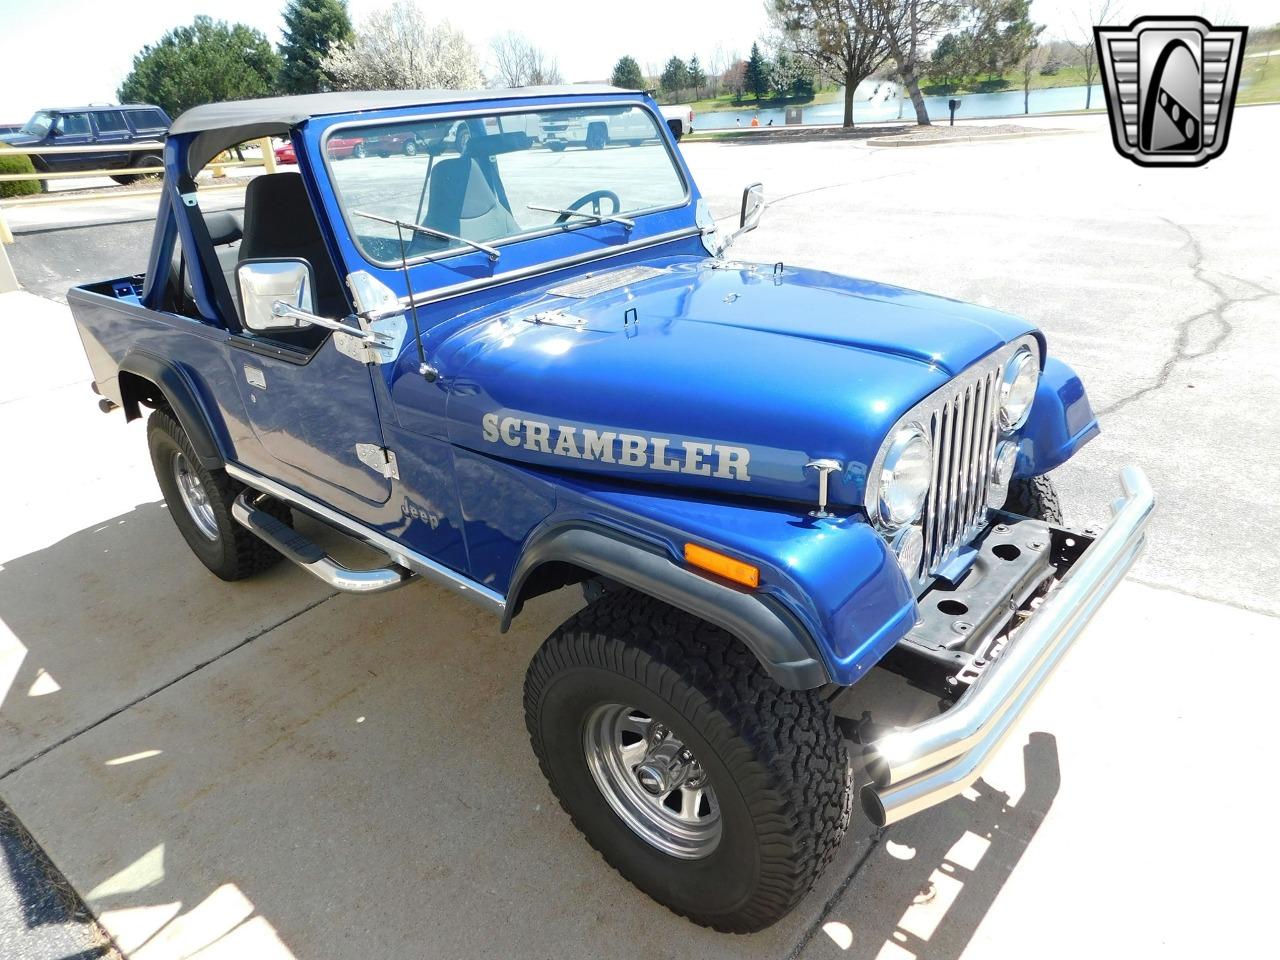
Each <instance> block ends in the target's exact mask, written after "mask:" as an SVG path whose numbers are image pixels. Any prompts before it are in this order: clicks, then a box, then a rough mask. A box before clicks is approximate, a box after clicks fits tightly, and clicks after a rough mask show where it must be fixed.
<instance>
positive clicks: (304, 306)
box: [236, 258, 316, 331]
mask: <svg viewBox="0 0 1280 960" xmlns="http://www.w3.org/2000/svg"><path fill="white" fill-rule="evenodd" d="M236 288H237V290H238V291H239V293H240V312H241V313H242V314H243V315H244V325H245V329H247V330H255V331H263V330H296V329H298V328H299V327H306V326H310V323H309V322H308V321H307V320H306V319H304V318H303V317H300V316H298V315H297V312H296V311H301V312H303V313H311V312H312V311H313V310H314V309H315V307H314V301H315V293H314V291H315V288H316V280H315V271H314V270H312V268H311V264H310V263H308V262H307V261H306V260H302V259H296V258H289V259H280V260H246V261H244V262H243V263H240V264H237V265H236ZM278 305H283V306H284V307H285V308H287V309H286V310H281V309H280V308H279V306H278Z"/></svg>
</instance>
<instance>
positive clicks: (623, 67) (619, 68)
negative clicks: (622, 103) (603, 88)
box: [609, 57, 644, 90]
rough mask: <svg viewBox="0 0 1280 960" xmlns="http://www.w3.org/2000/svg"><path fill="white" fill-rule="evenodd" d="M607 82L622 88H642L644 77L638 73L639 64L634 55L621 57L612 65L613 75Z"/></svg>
mask: <svg viewBox="0 0 1280 960" xmlns="http://www.w3.org/2000/svg"><path fill="white" fill-rule="evenodd" d="M609 82H610V83H612V84H613V85H614V86H615V87H622V88H623V89H624V90H643V89H644V77H643V76H642V75H641V73H640V64H638V63H636V59H635V57H622V58H621V59H620V60H619V61H618V62H617V63H615V64H614V65H613V76H611V77H610V78H609Z"/></svg>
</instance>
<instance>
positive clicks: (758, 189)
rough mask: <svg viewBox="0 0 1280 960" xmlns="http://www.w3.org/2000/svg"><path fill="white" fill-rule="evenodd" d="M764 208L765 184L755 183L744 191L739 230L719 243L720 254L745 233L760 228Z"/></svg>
mask: <svg viewBox="0 0 1280 960" xmlns="http://www.w3.org/2000/svg"><path fill="white" fill-rule="evenodd" d="M764 207H765V203H764V184H762V183H753V184H751V186H749V187H747V189H745V190H743V191H742V215H741V216H740V217H739V218H738V229H737V230H735V231H733V233H731V234H729V235H728V236H726V237H725V238H724V239H723V240H720V241H719V253H724V252H725V251H726V250H728V249H729V247H731V246H732V245H733V242H734V241H735V240H737V239H738V238H739V237H740V236H742V235H743V234H744V233H750V232H751V231H752V230H754V229H755V228H756V227H758V226H760V218H761V217H762V216H764Z"/></svg>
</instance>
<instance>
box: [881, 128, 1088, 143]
mask: <svg viewBox="0 0 1280 960" xmlns="http://www.w3.org/2000/svg"><path fill="white" fill-rule="evenodd" d="M1088 132H1089V131H1087V130H1053V129H1048V130H1026V131H1019V132H1017V133H975V134H973V135H972V136H969V137H929V138H920V139H917V138H914V137H911V136H905V137H871V138H870V139H869V140H866V141H864V142H865V143H866V144H867V146H869V147H936V146H941V145H943V144H948V143H981V142H983V141H985V140H1022V139H1024V138H1025V137H1061V136H1065V135H1068V134H1074V133H1088Z"/></svg>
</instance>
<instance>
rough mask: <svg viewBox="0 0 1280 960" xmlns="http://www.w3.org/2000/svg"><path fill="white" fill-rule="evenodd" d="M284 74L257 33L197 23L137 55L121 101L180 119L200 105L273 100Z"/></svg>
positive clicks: (198, 19) (209, 21) (211, 22)
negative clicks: (157, 108) (154, 107)
mask: <svg viewBox="0 0 1280 960" xmlns="http://www.w3.org/2000/svg"><path fill="white" fill-rule="evenodd" d="M279 72H280V58H279V57H278V56H276V53H275V51H274V50H272V49H271V44H269V43H268V42H267V38H266V37H264V36H263V35H262V34H261V33H260V32H258V31H257V30H254V29H252V28H250V27H246V26H245V25H244V24H242V23H236V24H228V23H226V22H225V21H223V20H213V19H211V18H210V17H196V18H195V20H193V21H192V22H191V26H189V27H176V28H174V29H173V30H170V31H169V32H168V33H166V34H165V35H164V36H163V37H161V38H160V39H159V41H157V42H156V43H155V44H154V45H150V44H148V45H147V46H145V47H143V48H142V49H141V50H140V51H138V53H137V54H136V55H135V56H134V58H133V69H132V70H130V71H129V75H128V76H127V77H125V78H124V82H123V83H122V84H120V89H119V90H117V91H116V96H117V97H118V98H119V99H120V102H121V103H129V102H133V103H154V104H156V105H157V106H160V107H163V108H164V110H165V112H166V113H168V114H169V115H170V116H171V117H176V116H177V115H178V114H180V113H182V112H183V111H184V110H186V109H188V108H189V107H194V106H196V105H198V104H201V103H218V102H220V101H223V100H244V99H246V98H249V97H265V96H268V95H269V94H270V93H271V92H272V90H273V89H274V88H275V83H276V75H277V74H278V73H279Z"/></svg>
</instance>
